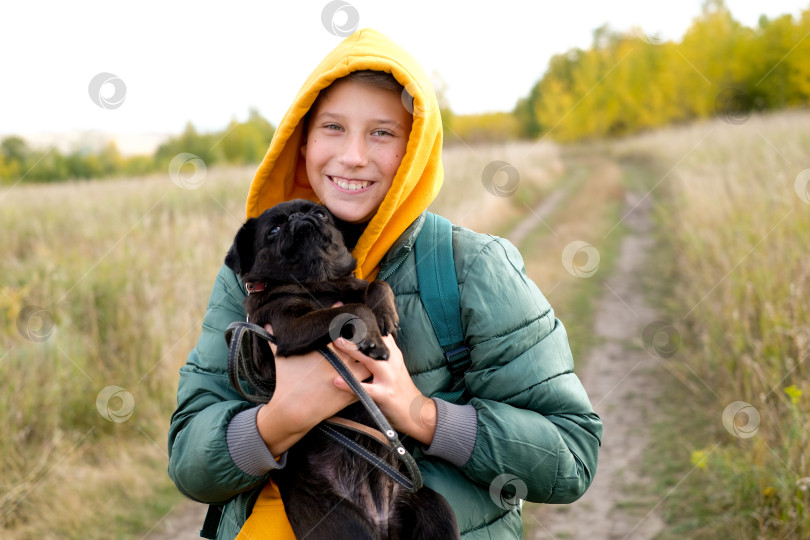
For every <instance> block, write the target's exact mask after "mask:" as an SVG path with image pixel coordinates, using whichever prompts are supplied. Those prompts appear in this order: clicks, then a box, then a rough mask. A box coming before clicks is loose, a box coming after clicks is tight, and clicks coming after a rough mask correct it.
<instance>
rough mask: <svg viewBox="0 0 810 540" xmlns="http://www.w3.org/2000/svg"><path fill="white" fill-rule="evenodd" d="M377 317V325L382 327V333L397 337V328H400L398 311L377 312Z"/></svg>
mask: <svg viewBox="0 0 810 540" xmlns="http://www.w3.org/2000/svg"><path fill="white" fill-rule="evenodd" d="M375 315H376V318H377V326H378V327H379V328H380V333H381V334H382V335H384V336H387V335H388V334H391V335H393V336H394V337H396V335H397V328H399V317H398V316H397V312H396V311H384V312H382V313H377V314H375Z"/></svg>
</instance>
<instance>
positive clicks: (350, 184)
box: [327, 176, 371, 191]
mask: <svg viewBox="0 0 810 540" xmlns="http://www.w3.org/2000/svg"><path fill="white" fill-rule="evenodd" d="M327 178H329V181H330V182H332V183H333V184H335V185H336V186H337V187H339V188H341V189H342V190H344V191H360V190H363V189H366V188H367V187H369V186H370V185H371V182H369V181H368V180H350V179H347V178H341V177H340V176H327Z"/></svg>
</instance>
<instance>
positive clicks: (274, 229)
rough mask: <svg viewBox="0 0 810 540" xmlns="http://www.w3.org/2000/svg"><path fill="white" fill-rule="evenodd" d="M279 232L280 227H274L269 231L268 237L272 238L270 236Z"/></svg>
mask: <svg viewBox="0 0 810 540" xmlns="http://www.w3.org/2000/svg"><path fill="white" fill-rule="evenodd" d="M280 230H281V226H280V225H276V226H275V227H273V228H272V229H270V235H271V236H272V235H274V234H278V231H280Z"/></svg>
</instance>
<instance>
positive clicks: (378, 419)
mask: <svg viewBox="0 0 810 540" xmlns="http://www.w3.org/2000/svg"><path fill="white" fill-rule="evenodd" d="M251 333H253V334H256V335H258V336H259V337H261V338H264V339H266V340H268V341H270V342H271V343H275V342H276V338H275V336H273V335H272V334H270V333H269V332H268V331H267V330H265V329H264V328H262V327H261V326H259V325H256V324H253V323H249V322H244V321H235V322H233V323H231V324H230V326H228V329H227V330H225V341H226V342H227V343H228V377H229V378H230V381H231V385H232V386H233V387H234V388H235V389H236V391H237V392H239V393H240V394H241V395H242V396H243V397H245V399H247V400H249V401H251V402H253V403H267V402H268V401H270V395H272V390H273V389H272V388H271V387H270V385H268V384H267V383H266V382H265V381H262V380H260V378H259V377H256V376H255V374H254V373H253V370H252V369H250V366H251V365H252V364H251V362H252V351H253V346H252V340H251V339H249V338H250V334H251ZM318 352H319V353H320V354H321V355H322V356H323V357H324V358H326V360H327V361H328V362H329V363H330V364H331V365H332V367H333V368H334V369H335V371H337V372H338V374H339V375H340V376H341V377H343V380H344V381H346V384H348V385H349V388H351V389H352V391H353V392H354V393H355V394H356V395H357V397H358V399H359V400H360V402H361V403H362V404H363V406H364V407H365V408H366V410H367V411H368V413H369V414H370V415H371V418H372V420H373V421H374V423H375V424H376V425H377V427H378V428H379V430H380V431H381V432H382V434H383V436H384V437H385V439H386V440H387V441H388V446H389V448H390V449H391V450H392V451H393V452H394V455H396V457H397V459H399V460H400V461H401V462H402V463H403V464H404V465H405V468H406V469H407V470H408V474H409V476H410V479H408V478H407V477H405V476H403V475H402V474H401V473H400V472H399V471H397V470H395V469H394V468H392V467H391V466H390V465H388V464H386V463H384V462H383V461H382V460H380V458H378V457H377V456H374V454H372V453H371V452H369V451H368V450H366V449H365V448H363V447H361V446H360V445H358V444H357V443H355V442H354V441H352V440H351V439H349V438H347V437H346V436H345V435H343V434H342V433H340V432H338V431H337V430H335V429H334V428H332V427H331V426H329V425H328V423H327V422H328V420H327V421H325V422H321V423H320V424H318V428H319V429H320V430H321V431H322V432H324V433H325V434H326V435H328V436H329V437H330V438H332V439H333V440H335V441H337V442H339V443H340V444H342V445H343V446H345V447H346V448H347V449H348V450H350V451H352V452H354V453H355V454H357V455H358V456H360V457H361V458H363V459H365V460H366V461H369V462H370V463H372V464H373V465H375V466H376V467H378V468H380V470H382V471H383V472H384V473H385V474H387V475H388V476H390V477H391V478H392V479H393V480H394V481H395V482H397V483H398V484H400V485H402V486H403V487H404V488H405V489H408V490H409V491H417V490H418V489H420V488H421V487H422V474H421V473H420V472H419V467H418V466H417V464H416V460H414V459H413V456H411V454H410V453H409V452H408V451H407V450H406V449H405V447H404V446H403V445H402V442H401V441H400V440H399V436H398V435H397V432H396V430H394V428H392V427H391V424H389V423H388V420H387V419H386V418H385V415H383V413H382V411H381V410H380V408H379V407H378V406H377V404H376V403H374V400H373V399H371V396H369V395H368V393H367V392H366V391H365V390H363V387H362V386H361V385H360V382H359V381H358V380H357V378H356V377H355V376H354V374H353V373H352V372H351V371H350V370H349V368H348V367H346V365H345V364H344V363H343V362H342V361H341V360H340V358H339V357H338V356H337V355H336V354H335V353H334V352H332V351H331V350H330V349H329V348H326V347H324V348H322V349H318ZM240 375H241V376H242V378H244V379H245V380H246V381H247V382H248V383H249V384H250V385H251V386H253V388H254V389H255V390H256V391H257V392H258V394H248V393H247V392H245V391H244V389H243V388H242V386H241V385H240V382H239V377H240ZM341 425H344V427H348V428H349V429H354V428H352V427H351V426H346V425H345V424H341ZM355 431H357V430H356V429H355ZM366 434H368V433H366ZM375 438H376V437H375Z"/></svg>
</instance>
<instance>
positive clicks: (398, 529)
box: [389, 487, 459, 540]
mask: <svg viewBox="0 0 810 540" xmlns="http://www.w3.org/2000/svg"><path fill="white" fill-rule="evenodd" d="M389 531H390V532H391V534H390V536H389V537H390V538H391V539H392V540H452V539H454V538H459V532H458V525H457V524H456V515H455V514H454V513H453V509H452V508H451V507H450V504H449V503H448V502H447V499H445V498H444V497H442V496H441V495H439V494H438V493H436V492H435V491H433V490H432V489H430V488H426V487H423V488H422V489H420V490H419V491H417V492H416V493H411V492H405V491H403V492H402V493H400V495H399V498H398V500H397V503H396V506H395V507H394V513H393V515H392V516H391V521H390V522H389Z"/></svg>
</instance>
